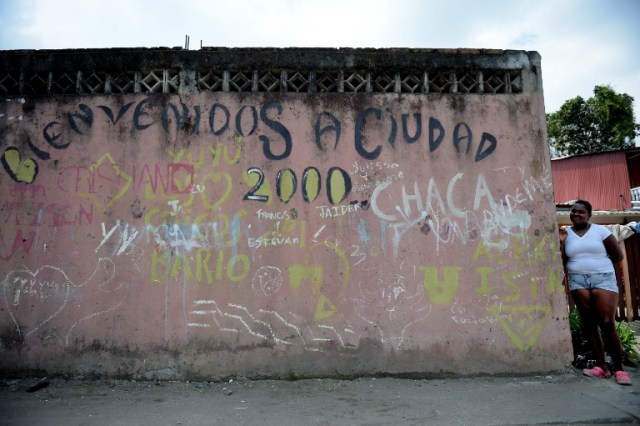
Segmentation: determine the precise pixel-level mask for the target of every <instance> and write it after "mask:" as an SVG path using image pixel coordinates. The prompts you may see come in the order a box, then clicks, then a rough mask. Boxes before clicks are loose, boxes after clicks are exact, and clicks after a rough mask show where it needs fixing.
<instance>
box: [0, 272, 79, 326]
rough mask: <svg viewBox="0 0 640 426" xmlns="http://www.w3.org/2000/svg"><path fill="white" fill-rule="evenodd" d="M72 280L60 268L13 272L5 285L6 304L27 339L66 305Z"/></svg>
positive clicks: (3, 285)
mask: <svg viewBox="0 0 640 426" xmlns="http://www.w3.org/2000/svg"><path fill="white" fill-rule="evenodd" d="M70 287H71V281H70V280H69V278H68V277H67V276H66V274H65V273H64V272H63V271H62V270H61V269H59V268H56V267H52V266H43V267H42V268H39V269H38V270H36V271H35V272H32V271H29V270H22V271H12V272H10V273H9V274H8V275H7V277H6V278H5V280H4V281H3V283H2V296H3V299H4V300H3V301H4V305H5V306H6V307H7V310H8V311H9V315H10V316H11V319H12V320H13V322H14V324H15V325H16V328H17V331H18V334H19V335H20V336H21V337H22V338H26V337H28V336H30V335H31V334H33V333H35V332H36V331H38V330H40V329H41V328H43V327H44V326H46V325H47V324H48V323H49V322H50V321H51V320H52V319H53V318H55V317H56V316H57V315H58V314H59V313H60V312H61V311H62V310H63V309H64V307H65V306H66V305H67V302H68V301H69V289H70Z"/></svg>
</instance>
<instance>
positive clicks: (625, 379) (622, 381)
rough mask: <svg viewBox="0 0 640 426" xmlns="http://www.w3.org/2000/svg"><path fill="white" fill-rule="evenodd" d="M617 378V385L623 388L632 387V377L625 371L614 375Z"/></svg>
mask: <svg viewBox="0 0 640 426" xmlns="http://www.w3.org/2000/svg"><path fill="white" fill-rule="evenodd" d="M614 375H615V376H616V383H617V384H619V385H622V386H631V377H629V373H627V372H626V371H623V370H618V371H616V372H615V374H614Z"/></svg>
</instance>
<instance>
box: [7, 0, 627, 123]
mask: <svg viewBox="0 0 640 426" xmlns="http://www.w3.org/2000/svg"><path fill="white" fill-rule="evenodd" d="M187 34H188V35H189V36H190V49H192V50H193V49H196V50H197V49H199V48H200V43H201V42H202V45H203V46H209V47H211V46H217V47H376V48H385V47H414V48H457V47H467V48H492V49H517V50H535V51H537V52H539V53H540V54H541V55H542V76H543V83H544V96H545V105H546V110H547V112H554V111H556V110H557V109H558V108H559V107H560V106H561V105H562V103H563V102H564V101H566V100H568V99H571V98H573V97H575V96H578V95H579V96H582V97H584V98H588V97H590V96H591V95H592V94H593V88H594V86H596V85H605V84H609V85H611V86H612V87H613V89H614V90H616V91H617V92H622V93H627V94H629V95H631V96H633V97H634V99H635V102H634V107H635V108H634V109H635V114H636V121H637V122H638V121H640V0H485V1H478V0H438V1H436V0H322V1H318V0H316V1H311V0H309V1H303V0H180V1H171V2H169V1H163V0H108V1H106V0H56V1H53V0H0V50H6V49H67V48H97V47H99V48H109V47H159V46H162V47H174V46H182V47H184V45H185V35H187Z"/></svg>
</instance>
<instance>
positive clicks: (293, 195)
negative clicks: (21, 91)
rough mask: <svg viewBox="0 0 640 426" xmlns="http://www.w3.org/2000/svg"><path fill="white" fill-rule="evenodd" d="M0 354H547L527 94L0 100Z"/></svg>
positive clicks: (555, 274)
mask: <svg viewBox="0 0 640 426" xmlns="http://www.w3.org/2000/svg"><path fill="white" fill-rule="evenodd" d="M0 112H1V113H2V114H3V116H2V117H1V118H0V143H1V144H2V145H1V149H2V164H3V166H4V170H0V199H1V200H2V201H1V206H0V215H1V216H0V223H1V230H0V271H1V274H0V280H1V290H2V293H1V296H2V298H1V299H0V337H1V342H2V347H1V351H2V353H3V354H4V355H3V357H2V358H3V360H2V362H1V364H2V368H3V369H5V370H11V369H23V368H41V369H45V370H48V371H53V372H75V371H80V372H96V373H99V374H120V375H135V376H137V377H160V378H181V377H182V378H184V377H186V378H189V377H224V376H229V375H236V374H237V375H245V376H251V377H261V376H271V377H278V376H279V377H282V376H286V375H293V376H311V375H325V374H345V375H355V374H374V373H384V372H387V373H405V372H413V373H424V374H441V373H455V374H478V373H502V372H534V371H552V370H557V369H560V368H563V367H564V366H565V365H566V364H567V362H568V361H569V359H570V352H571V349H570V343H569V333H568V327H567V321H566V304H565V296H564V291H563V289H562V286H561V268H560V263H559V258H558V246H557V241H556V234H555V229H556V226H555V215H554V206H553V196H552V187H551V173H550V163H549V158H548V150H547V146H546V135H545V127H544V108H543V104H542V96H541V94H537V93H533V94H520V95H502V96H497V95H419V96H415V95H363V96H360V95H328V94H327V95H313V96H310V95H273V94H271V95H261V94H242V95H240V94H231V93H216V94H211V93H208V94H205V93H203V94H199V95H193V96H184V95H183V96H177V95H175V96H169V95H166V96H152V97H146V96H137V95H123V96H111V97H97V96H94V97H86V98H82V97H68V98H58V99H46V100H35V99H26V100H25V99H11V100H3V101H2V103H0Z"/></svg>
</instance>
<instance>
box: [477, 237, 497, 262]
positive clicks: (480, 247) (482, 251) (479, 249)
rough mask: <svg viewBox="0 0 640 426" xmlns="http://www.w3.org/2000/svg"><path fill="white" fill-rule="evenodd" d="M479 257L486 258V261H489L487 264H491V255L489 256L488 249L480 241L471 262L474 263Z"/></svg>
mask: <svg viewBox="0 0 640 426" xmlns="http://www.w3.org/2000/svg"><path fill="white" fill-rule="evenodd" d="M481 256H486V258H487V261H489V263H493V255H492V254H491V251H490V250H489V247H487V245H486V244H484V243H483V242H482V241H480V242H479V243H478V245H477V246H476V250H475V252H474V253H473V260H474V261H476V260H478V259H479V258H480V257H481Z"/></svg>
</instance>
